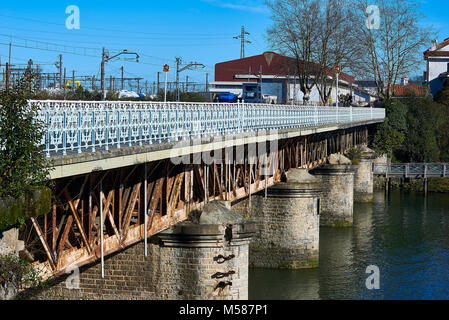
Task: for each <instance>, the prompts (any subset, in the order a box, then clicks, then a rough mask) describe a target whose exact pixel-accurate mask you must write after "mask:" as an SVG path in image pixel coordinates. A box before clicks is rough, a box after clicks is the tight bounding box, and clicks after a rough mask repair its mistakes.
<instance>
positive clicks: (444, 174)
mask: <svg viewBox="0 0 449 320" xmlns="http://www.w3.org/2000/svg"><path fill="white" fill-rule="evenodd" d="M443 178H446V164H443Z"/></svg>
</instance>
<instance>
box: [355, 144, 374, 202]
mask: <svg viewBox="0 0 449 320" xmlns="http://www.w3.org/2000/svg"><path fill="white" fill-rule="evenodd" d="M375 159H376V156H375V152H374V151H373V150H371V149H369V148H367V147H364V148H363V151H362V155H361V158H360V163H359V164H357V165H353V168H354V171H355V174H354V201H355V202H372V201H373V199H374V171H373V164H374V160H375Z"/></svg>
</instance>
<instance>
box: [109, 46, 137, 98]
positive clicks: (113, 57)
mask: <svg viewBox="0 0 449 320" xmlns="http://www.w3.org/2000/svg"><path fill="white" fill-rule="evenodd" d="M123 54H126V55H135V56H136V62H139V58H140V56H139V55H138V54H137V53H135V52H128V50H123V51H122V52H120V53H118V54H116V55H114V56H112V57H110V56H109V52H108V51H107V50H106V49H105V48H103V54H102V57H101V92H102V95H103V100H106V90H105V87H104V76H105V71H104V69H105V65H106V62H109V61H111V60H112V59H115V58H117V57H118V56H121V55H123Z"/></svg>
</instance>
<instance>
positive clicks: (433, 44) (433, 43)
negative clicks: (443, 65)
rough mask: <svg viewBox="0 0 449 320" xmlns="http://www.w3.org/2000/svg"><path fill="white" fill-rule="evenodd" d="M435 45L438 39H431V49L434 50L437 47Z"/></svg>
mask: <svg viewBox="0 0 449 320" xmlns="http://www.w3.org/2000/svg"><path fill="white" fill-rule="evenodd" d="M437 45H438V40H437V39H434V40H432V48H431V50H432V51H435V50H436V49H437Z"/></svg>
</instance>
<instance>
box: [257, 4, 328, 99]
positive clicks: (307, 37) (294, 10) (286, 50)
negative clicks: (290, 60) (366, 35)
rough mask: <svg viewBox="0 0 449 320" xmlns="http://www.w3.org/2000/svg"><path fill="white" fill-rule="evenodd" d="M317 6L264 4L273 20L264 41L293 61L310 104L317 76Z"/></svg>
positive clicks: (305, 97) (318, 11)
mask: <svg viewBox="0 0 449 320" xmlns="http://www.w3.org/2000/svg"><path fill="white" fill-rule="evenodd" d="M319 3H320V0H267V1H266V4H267V6H268V7H269V8H270V9H271V11H272V20H273V25H272V26H271V28H269V29H268V31H267V38H268V41H269V42H270V43H271V45H272V47H273V48H276V49H277V50H279V51H280V52H281V53H282V54H285V55H289V56H292V57H294V58H295V68H296V76H297V77H298V79H299V80H298V81H299V87H300V89H301V91H302V93H303V94H304V101H305V102H307V101H309V100H310V93H311V91H312V89H313V87H314V86H315V85H316V84H317V80H318V78H319V73H320V70H319V67H318V68H317V65H316V64H315V63H314V62H315V61H316V59H317V55H316V53H317V48H318V42H317V39H318V37H319V33H320V6H319Z"/></svg>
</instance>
